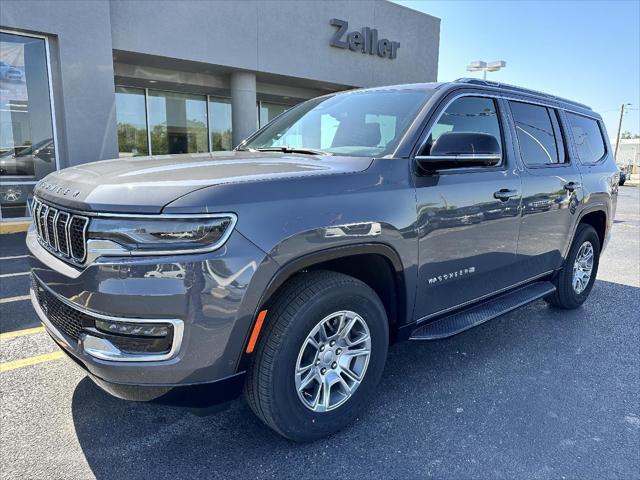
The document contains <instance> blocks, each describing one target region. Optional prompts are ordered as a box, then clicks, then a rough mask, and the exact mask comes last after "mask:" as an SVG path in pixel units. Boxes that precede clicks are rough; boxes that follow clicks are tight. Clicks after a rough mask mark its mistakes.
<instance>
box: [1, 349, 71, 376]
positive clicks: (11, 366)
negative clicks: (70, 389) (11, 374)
mask: <svg viewBox="0 0 640 480" xmlns="http://www.w3.org/2000/svg"><path fill="white" fill-rule="evenodd" d="M62 357H64V353H62V352H61V351H57V352H51V353H45V354H44V355H36V356H35V357H28V358H21V359H20V360H13V361H11V362H4V363H0V373H4V372H8V371H10V370H15V369H16V368H22V367H28V366H30V365H37V364H38V363H44V362H52V361H53V360H59V359H61V358H62Z"/></svg>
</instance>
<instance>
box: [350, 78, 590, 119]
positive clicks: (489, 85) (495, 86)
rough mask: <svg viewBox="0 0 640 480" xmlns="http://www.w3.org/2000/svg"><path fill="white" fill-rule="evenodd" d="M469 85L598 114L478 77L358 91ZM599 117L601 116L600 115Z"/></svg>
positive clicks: (447, 87)
mask: <svg viewBox="0 0 640 480" xmlns="http://www.w3.org/2000/svg"><path fill="white" fill-rule="evenodd" d="M464 85H469V86H473V87H474V88H479V89H482V90H487V91H492V92H499V93H511V94H517V95H523V96H526V97H530V98H531V99H534V100H541V101H545V100H546V101H547V102H548V101H552V102H554V103H557V104H559V106H560V107H561V108H565V109H567V110H573V111H577V112H578V113H584V114H586V115H589V116H594V115H595V116H598V115H597V114H595V112H594V111H593V109H592V108H591V107H589V106H588V105H585V104H583V103H579V102H576V101H573V100H568V99H566V98H562V97H558V96H556V95H551V94H549V93H544V92H540V91H537V90H532V89H529V88H523V87H519V86H516V85H509V84H507V83H499V82H492V81H489V80H481V79H478V78H459V79H457V80H454V81H453V82H425V83H407V84H402V85H389V86H384V87H374V88H366V89H361V90H358V91H380V90H441V89H451V90H453V89H455V88H460V87H461V86H464ZM598 117H599V116H598Z"/></svg>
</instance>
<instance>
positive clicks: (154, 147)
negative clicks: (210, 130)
mask: <svg viewBox="0 0 640 480" xmlns="http://www.w3.org/2000/svg"><path fill="white" fill-rule="evenodd" d="M147 102H148V105H149V131H150V132H151V152H152V153H153V155H163V154H169V153H170V154H173V153H201V152H208V151H209V143H208V139H207V99H206V97H205V96H204V95H189V94H184V93H175V92H159V91H155V90H150V91H149V95H148V99H147Z"/></svg>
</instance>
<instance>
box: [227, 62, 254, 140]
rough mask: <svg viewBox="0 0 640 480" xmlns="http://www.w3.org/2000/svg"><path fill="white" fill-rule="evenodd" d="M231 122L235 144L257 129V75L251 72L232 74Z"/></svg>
mask: <svg viewBox="0 0 640 480" xmlns="http://www.w3.org/2000/svg"><path fill="white" fill-rule="evenodd" d="M230 85H231V108H232V113H231V123H232V126H233V146H234V147H235V146H237V145H238V144H239V143H240V142H241V141H242V140H244V139H245V138H247V137H248V136H249V135H250V134H252V133H253V132H255V131H256V128H257V125H258V108H257V107H256V75H255V73H251V72H234V73H232V74H231V84H230Z"/></svg>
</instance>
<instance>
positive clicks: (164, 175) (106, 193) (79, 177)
mask: <svg viewBox="0 0 640 480" xmlns="http://www.w3.org/2000/svg"><path fill="white" fill-rule="evenodd" d="M371 162H372V159H371V158H364V157H342V156H341V157H338V156H320V155H300V154H283V153H277V152H276V153H272V152H214V153H199V154H187V155H162V156H152V157H136V158H120V159H116V160H104V161H100V162H93V163H87V164H83V165H78V166H77V167H71V168H66V169H64V170H60V171H59V172H54V173H52V174H50V175H47V176H46V177H45V178H44V179H43V180H42V181H41V182H39V183H38V184H37V185H36V188H35V193H36V194H37V195H38V196H39V197H40V198H42V199H44V200H46V201H50V202H53V203H56V204H58V205H60V206H63V207H68V208H73V209H77V210H86V211H95V212H113V213H160V212H161V210H162V208H163V207H164V206H165V205H166V204H167V203H170V202H172V201H174V200H175V199H177V198H179V197H181V196H182V195H185V194H187V193H190V192H193V191H195V190H198V189H200V188H205V187H210V186H214V185H221V184H227V183H239V182H258V181H267V180H271V179H283V178H303V177H307V176H311V175H335V174H341V173H355V172H359V171H363V170H366V169H367V168H368V167H369V165H371Z"/></svg>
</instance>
